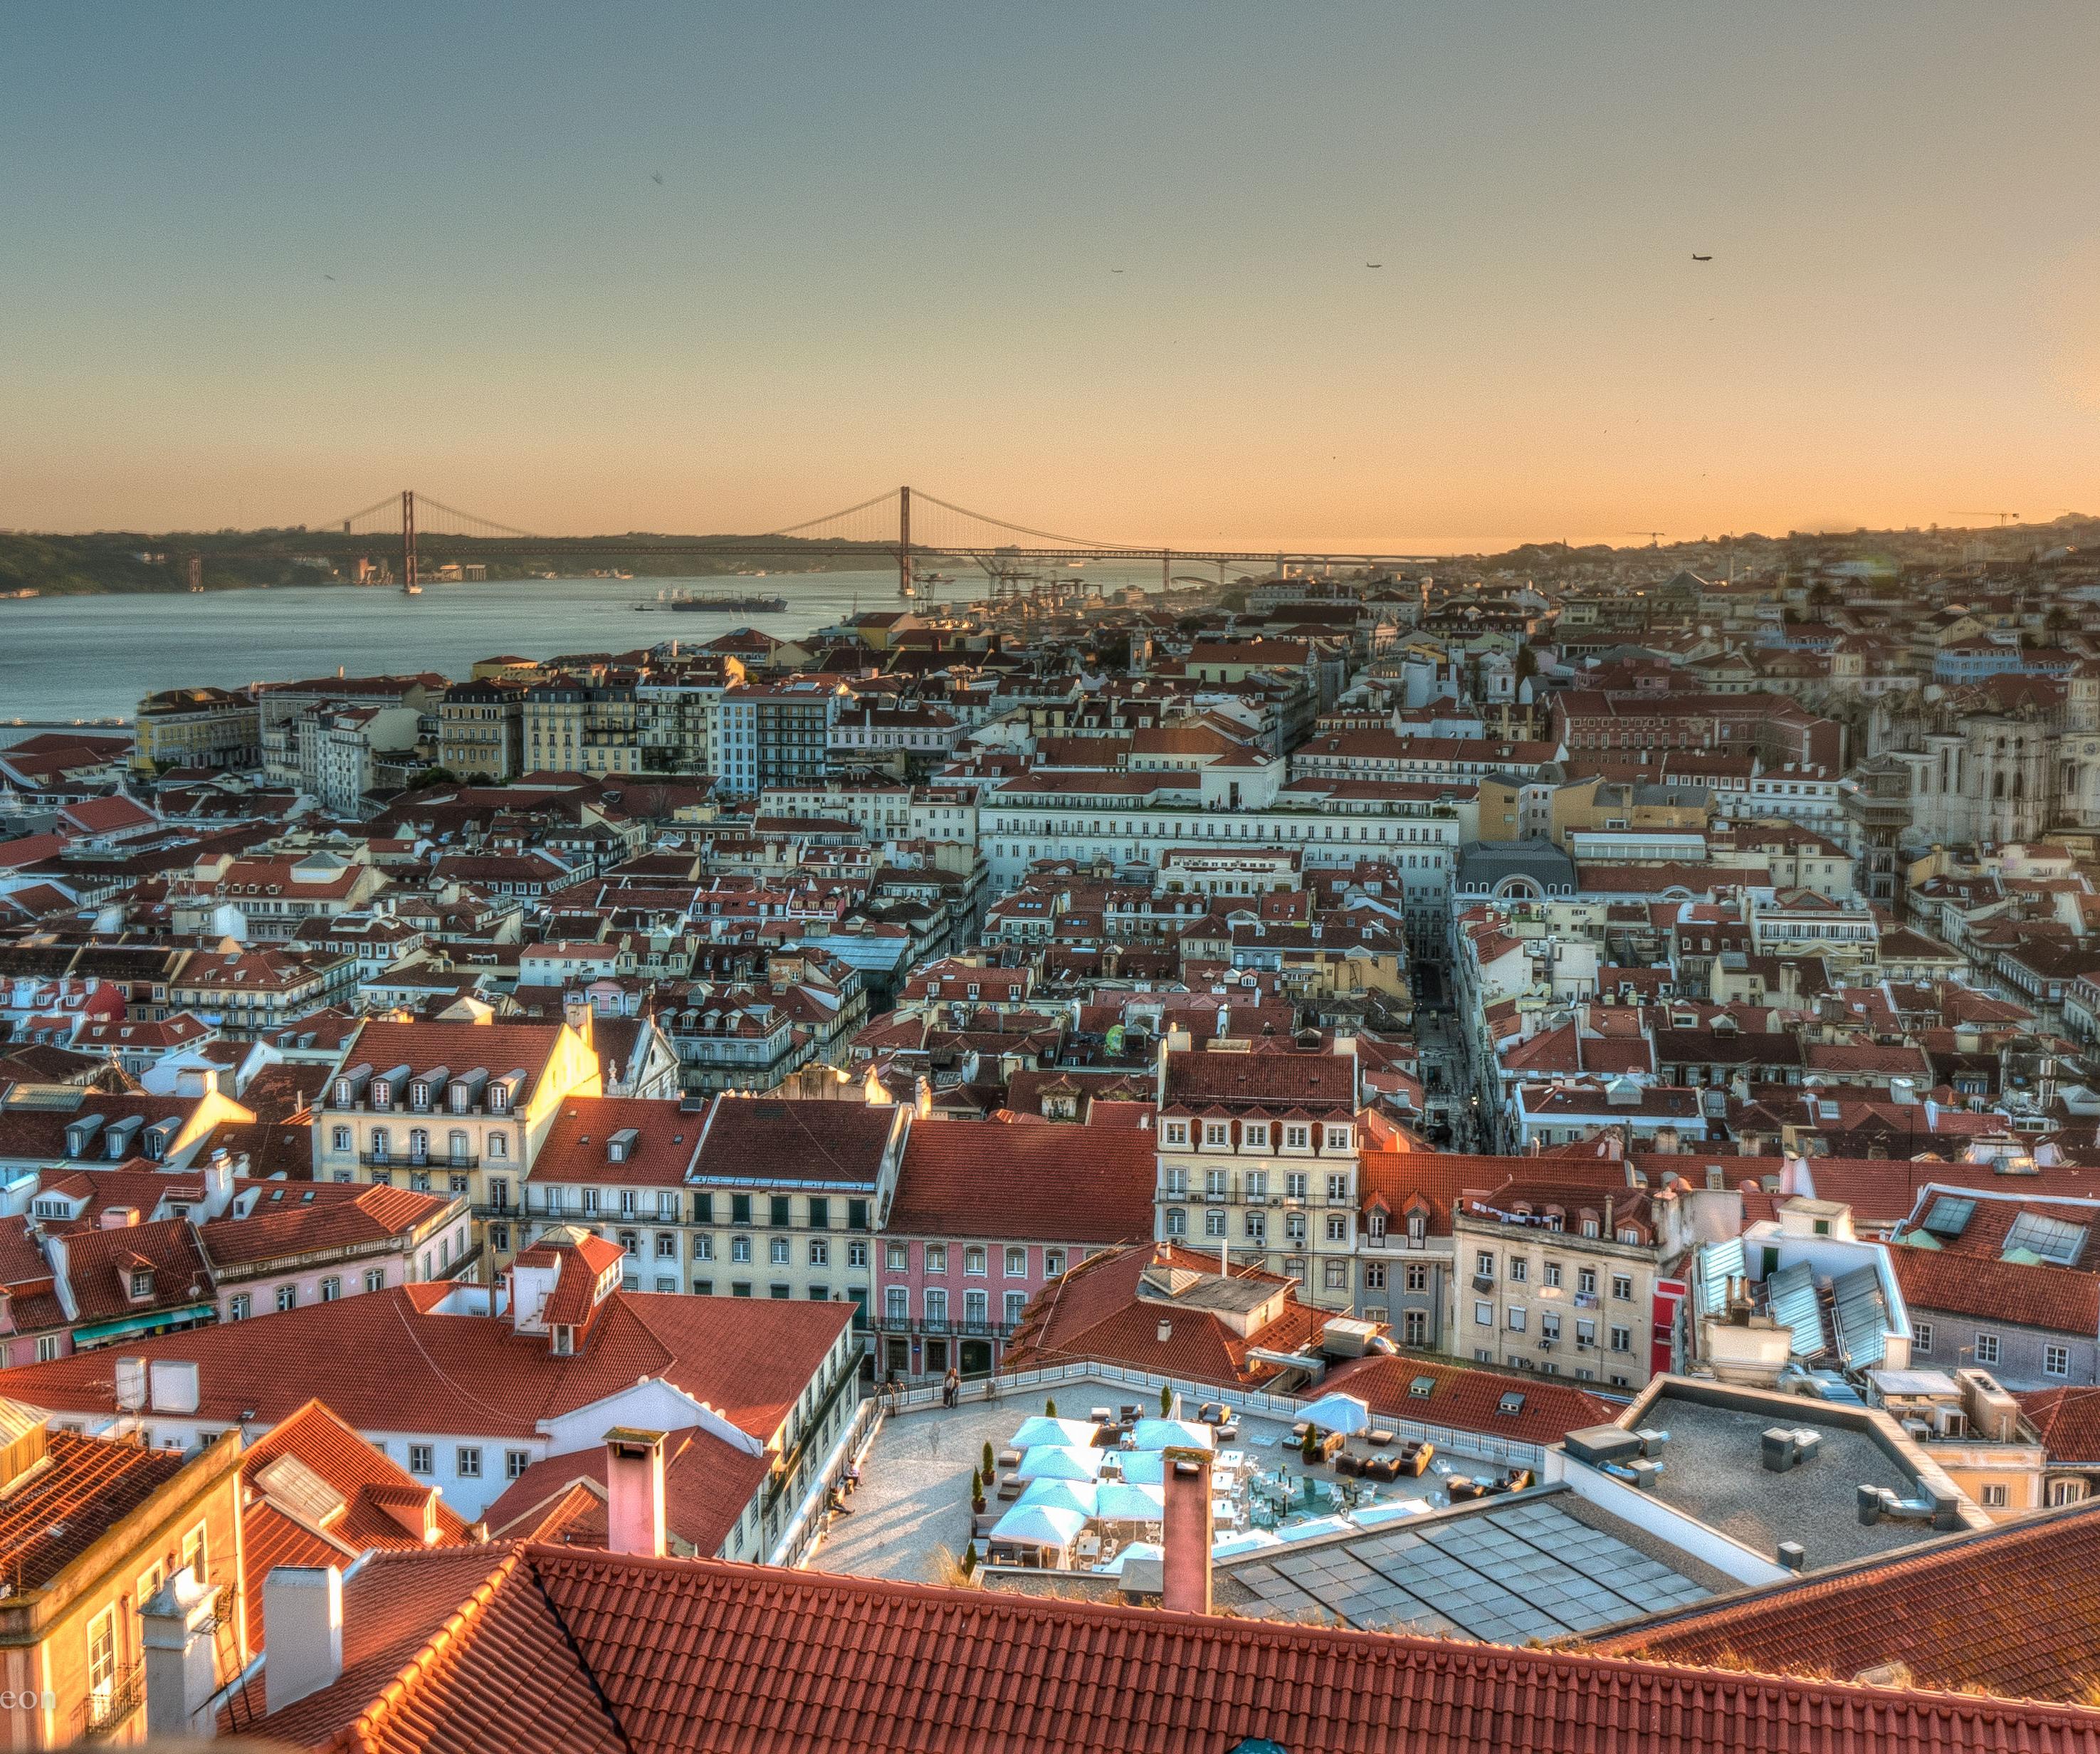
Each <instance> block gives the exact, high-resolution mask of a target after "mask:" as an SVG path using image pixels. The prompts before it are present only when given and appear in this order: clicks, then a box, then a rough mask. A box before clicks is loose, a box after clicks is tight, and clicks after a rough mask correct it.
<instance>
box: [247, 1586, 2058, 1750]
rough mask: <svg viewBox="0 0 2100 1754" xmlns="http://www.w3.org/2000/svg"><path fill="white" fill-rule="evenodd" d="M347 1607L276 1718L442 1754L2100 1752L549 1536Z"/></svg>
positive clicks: (1422, 1644) (1533, 1665)
mask: <svg viewBox="0 0 2100 1754" xmlns="http://www.w3.org/2000/svg"><path fill="white" fill-rule="evenodd" d="M460 1557H461V1558H464V1557H467V1556H460ZM426 1572H427V1573H430V1576H421V1575H419V1574H422V1573H426ZM448 1592H449V1599H448ZM344 1612H345V1622H346V1634H345V1646H346V1648H345V1652H344V1659H345V1672H344V1675H343V1677H342V1680H341V1681H338V1682H337V1684H336V1685H335V1686H333V1687H330V1688H328V1689H325V1690H323V1691H321V1692H320V1693H317V1694H315V1695H311V1696H310V1697H309V1698H307V1699H302V1700H300V1701H298V1702H297V1703H295V1704H293V1706H292V1707H290V1708H289V1709H287V1710H286V1711H285V1712H282V1713H280V1715H279V1716H278V1717H275V1718H273V1719H270V1720H267V1721H264V1722H262V1724H260V1725H258V1726H257V1728H258V1731H259V1733H260V1734H262V1735H264V1736H266V1737H269V1738H271V1739H281V1740H284V1741H287V1742H291V1743H299V1744H305V1745H308V1746H312V1745H316V1744H320V1743H324V1741H325V1743H326V1745H328V1746H329V1747H341V1748H344V1749H350V1748H355V1749H359V1750H368V1751H391V1750H395V1749H400V1750H404V1751H405V1750H409V1749H414V1750H417V1751H421V1750H424V1749H429V1750H432V1751H435V1754H451V1751H453V1750H458V1751H461V1754H467V1751H472V1754H513V1751H521V1754H522V1751H524V1750H541V1749H545V1750H554V1749H585V1750H588V1749H595V1748H601V1747H602V1748H607V1749H611V1748H614V1747H617V1748H620V1749H622V1750H624V1751H625V1754H672V1751H674V1750H677V1751H681V1754H682V1751H685V1750H690V1749H693V1748H699V1747H706V1748H721V1749H736V1750H753V1751H757V1750H763V1749H787V1748H793V1749H796V1750H798V1751H801V1754H847V1751H853V1754H862V1751H865V1750H870V1749H877V1748H884V1749H886V1748H902V1747H910V1748H913V1749H916V1750H920V1751H923V1754H964V1751H970V1754H975V1751H978V1750H983V1749H990V1748H998V1749H1000V1750H1004V1751H1012V1754H1075V1751H1079V1750H1096V1749H1123V1748H1130V1749H1136V1748H1158V1749H1167V1750H1175V1751H1179V1754H1213V1751H1215V1754H1225V1751H1228V1750H1230V1749H1232V1748H1233V1747H1237V1745H1239V1744H1240V1743H1242V1740H1243V1739H1247V1738H1252V1737H1260V1738H1263V1739H1267V1740H1269V1741H1272V1742H1273V1743H1277V1744H1278V1745H1280V1746H1282V1747H1286V1748H1292V1749H1308V1748H1320V1749H1333V1750H1338V1751H1342V1750H1345V1751H1356V1750H1364V1751H1370V1750H1378V1751H1380V1754H1386V1751H1390V1750H1393V1749H1397V1748H1403V1747H1404V1748H1408V1749H1417V1748H1419V1749H1423V1750H1427V1749H1430V1748H1432V1747H1433V1748H1434V1749H1436V1751H1438V1754H1488V1751H1489V1750H1494V1751H1497V1754H1502V1751H1507V1750H1514V1749H1562V1748H1587V1749H1598V1750H1604V1749H1608V1750H1610V1751H1611V1754H1707V1751H1718V1750H1723V1749H1726V1750H1732V1751H1734V1750H1740V1751H1744V1754H1748V1751H1749V1750H1753V1749H1766V1748H1771V1749H1785V1750H1787V1751H1789V1754H1839V1751H1846V1754H1855V1751H1877V1754H1879V1751H1886V1754H1913V1751H1915V1754H1926V1751H1927V1750H1932V1751H1952V1750H1957V1749H1967V1748H1979V1749H1980V1748H1992V1749H2003V1750H2013V1749H2022V1750H2033V1751H2036V1754H2089V1751H2091V1750H2093V1749H2095V1748H2096V1747H2100V1714H2095V1713H2093V1712H2085V1711H2077V1710H2073V1709H2071V1708H2065V1707H2061V1706H2049V1705H2043V1704H2039V1703H2033V1702H2026V1701H2023V1702H2017V1703H2016V1702H2011V1701H2006V1700H2000V1699H1979V1698H1964V1697H1958V1696H1930V1697H1928V1696H1924V1695H1915V1694H1906V1693H1899V1692H1894V1691H1890V1690H1885V1689H1868V1688H1863V1687H1857V1686H1843V1685H1838V1684H1833V1683H1829V1682H1822V1681H1795V1680H1780V1679H1776V1678H1771V1677H1761V1676H1756V1675H1746V1674H1740V1673H1732V1672H1730V1673H1721V1672H1712V1671H1701V1670H1697V1669H1689V1668H1674V1667H1670V1666H1666V1665H1663V1664H1652V1663H1643V1662H1636V1661H1631V1660H1628V1659H1619V1658H1610V1657H1603V1656H1598V1655H1591V1654H1589V1653H1573V1652H1568V1651H1552V1650H1511V1649H1509V1648H1507V1647H1503V1646H1493V1645H1479V1644H1466V1643H1458V1642H1443V1641H1440V1640H1436V1639H1427V1638H1417V1637H1395V1636H1392V1635H1390V1634H1385V1633H1362V1632H1353V1631H1344V1630H1341V1629H1339V1628H1330V1627H1315V1626H1304V1625H1291V1624H1279V1623H1273V1622H1268V1621H1262V1620H1235V1619H1224V1618H1209V1617H1201V1616H1198V1615H1184V1614H1169V1613H1166V1612H1163V1611H1160V1610H1158V1609H1150V1608H1132V1607H1123V1606H1107V1605H1102V1604H1096V1603H1091V1602H1065V1601H1057V1600H1052V1599H1043V1598H1030V1597H1023V1596H1018V1595H992V1594H986V1593H984V1592H982V1591H976V1590H956V1589H942V1588H939V1587H936V1586H933V1585H929V1584H906V1583H897V1582H890V1581H886V1580H878V1579H870V1578H859V1577H848V1576H818V1575H814V1574H811V1573H808V1572H801V1571H775V1570H770V1569H765V1568H761V1567H750V1566H737V1565H729V1564H725V1563H723V1562H720V1561H713V1560H688V1561H677V1560H648V1559H635V1558H625V1557H622V1556H617V1555H612V1554H598V1553H579V1552H576V1551H571V1550H563V1549H550V1548H546V1547H539V1546H532V1547H525V1548H522V1549H514V1550H511V1551H510V1552H507V1553H504V1554H502V1555H501V1557H500V1558H496V1559H495V1562H493V1563H492V1564H490V1565H488V1566H487V1568H486V1569H485V1570H483V1571H481V1572H480V1573H479V1575H477V1573H476V1572H475V1571H474V1570H473V1569H472V1568H470V1567H465V1566H463V1565H461V1563H460V1562H459V1560H458V1558H455V1556H452V1555H445V1554H437V1555H433V1554H422V1555H417V1556H413V1557H410V1556H405V1555H404V1556H400V1557H382V1558H379V1559H377V1560H374V1561H373V1562H371V1563H370V1564H368V1566H367V1567H365V1569H364V1571H362V1572H361V1573H360V1575H359V1576H357V1577H356V1578H355V1579H354V1580H351V1584H350V1585H349V1587H348V1588H347V1589H346V1591H345V1609H344ZM371 1620H376V1621H377V1622H379V1623H380V1630H378V1631H377V1632H376V1633H368V1632H367V1631H366V1630H365V1626H366V1623H367V1622H368V1621H371ZM389 1664H391V1666H389Z"/></svg>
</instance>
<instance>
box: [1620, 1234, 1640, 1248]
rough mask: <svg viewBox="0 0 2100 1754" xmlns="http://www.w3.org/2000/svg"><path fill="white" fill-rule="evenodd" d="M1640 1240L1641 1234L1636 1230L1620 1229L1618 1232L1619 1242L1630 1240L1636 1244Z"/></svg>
mask: <svg viewBox="0 0 2100 1754" xmlns="http://www.w3.org/2000/svg"><path fill="white" fill-rule="evenodd" d="M1640 1240H1641V1235H1640V1232H1639V1231H1637V1230H1622V1231H1621V1232H1619V1241H1621V1242H1630V1243H1634V1244H1635V1245H1638V1244H1639V1241H1640Z"/></svg>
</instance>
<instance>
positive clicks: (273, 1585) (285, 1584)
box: [179, 1565, 342, 1712]
mask: <svg viewBox="0 0 2100 1754" xmlns="http://www.w3.org/2000/svg"><path fill="white" fill-rule="evenodd" d="M179 1575H187V1574H179ZM262 1625H263V1628H264V1631H265V1633H266V1634H267V1637H268V1638H269V1641H270V1650H269V1656H268V1658H267V1661H266V1664H265V1665H264V1670H263V1673H264V1677H265V1681H266V1683H267V1686H268V1687H269V1690H270V1709H271V1711H273V1712H275V1711H280V1710H282V1709H283V1708H285V1706H287V1705H289V1704H290V1703H292V1702H293V1700H294V1699H304V1698H306V1696H307V1695H308V1694H310V1693H319V1692H320V1690H321V1689H322V1688H324V1687H332V1686H334V1685H335V1683H336V1681H337V1679H338V1678H339V1677H341V1676H342V1572H341V1571H337V1569H336V1568H335V1567H333V1566H332V1565H280V1566H277V1567H274V1568H272V1570H271V1573H270V1575H269V1576H267V1577H266V1578H264V1579H263V1580H262ZM207 1660H209V1653H207Z"/></svg>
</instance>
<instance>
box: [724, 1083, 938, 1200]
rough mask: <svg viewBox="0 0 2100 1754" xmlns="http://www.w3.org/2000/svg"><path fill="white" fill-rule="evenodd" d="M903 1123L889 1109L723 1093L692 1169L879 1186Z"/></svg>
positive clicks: (726, 1174) (730, 1175)
mask: <svg viewBox="0 0 2100 1754" xmlns="http://www.w3.org/2000/svg"><path fill="white" fill-rule="evenodd" d="M898 1118H899V1116H898V1109H897V1108H894V1107H892V1106H888V1105H885V1106H884V1107H880V1108H871V1107H870V1106H869V1105H867V1104H865V1103H857V1102H796V1101H792V1100H782V1099H781V1098H779V1097H774V1096H757V1097H744V1096H718V1097H717V1098H716V1099H715V1105H714V1108H713V1109H712V1112H711V1113H709V1114H708V1117H707V1130H706V1134H705V1136H704V1139H703V1142H702V1144H701V1147H700V1151H699V1157H697V1158H696V1159H695V1162H694V1166H693V1168H694V1171H695V1174H700V1175H708V1176H719V1177H722V1178H724V1179H730V1180H736V1181H745V1180H757V1181H765V1180H772V1181H781V1182H792V1183H823V1182H832V1183H837V1184H839V1185H840V1186H841V1187H856V1186H858V1187H873V1186H874V1185H875V1183H876V1182H877V1181H878V1180H879V1179H880V1174H881V1170H882V1158H883V1153H884V1152H885V1151H886V1150H887V1149H888V1148H889V1139H890V1132H891V1129H892V1128H893V1127H894V1126H896V1125H897V1124H898Z"/></svg>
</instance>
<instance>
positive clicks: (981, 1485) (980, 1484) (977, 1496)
mask: <svg viewBox="0 0 2100 1754" xmlns="http://www.w3.org/2000/svg"><path fill="white" fill-rule="evenodd" d="M984 1489H985V1482H984V1476H983V1475H982V1474H979V1473H978V1472H977V1470H976V1469H974V1468H973V1469H971V1470H970V1512H971V1514H973V1516H980V1517H981V1516H982V1515H983V1514H984V1507H985V1495H984Z"/></svg>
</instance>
